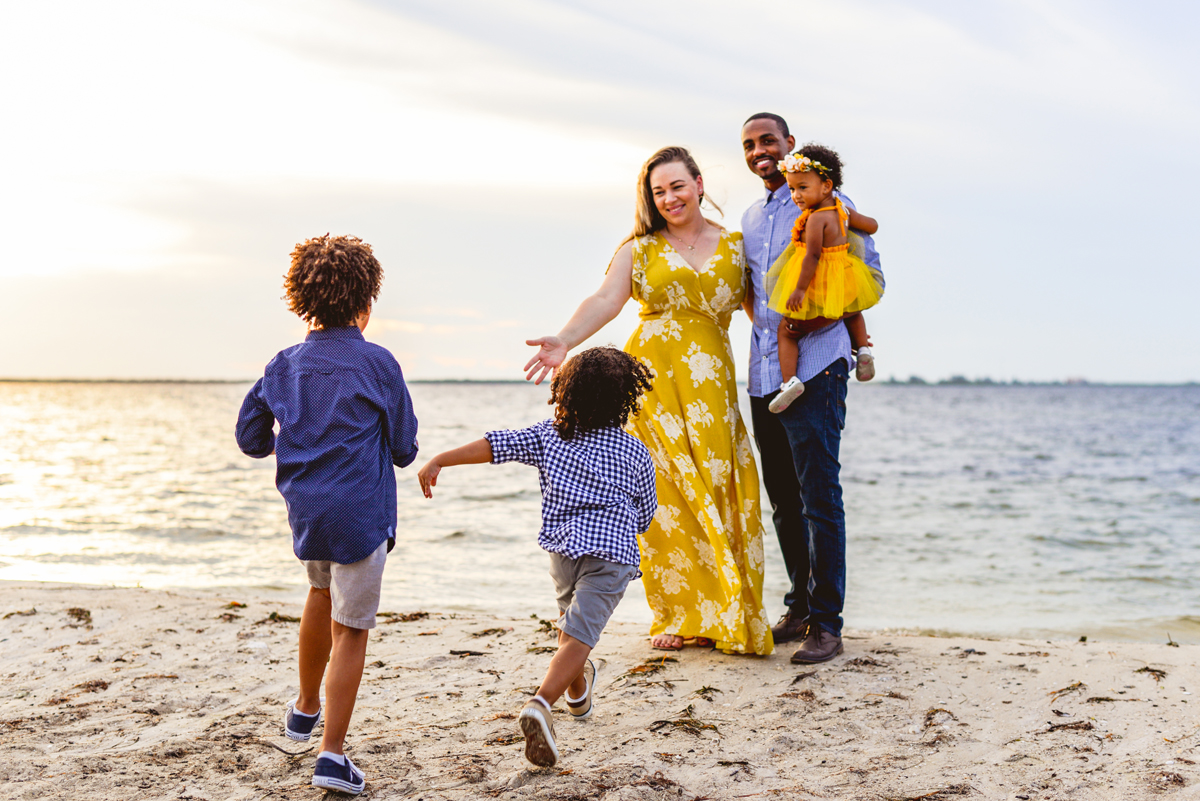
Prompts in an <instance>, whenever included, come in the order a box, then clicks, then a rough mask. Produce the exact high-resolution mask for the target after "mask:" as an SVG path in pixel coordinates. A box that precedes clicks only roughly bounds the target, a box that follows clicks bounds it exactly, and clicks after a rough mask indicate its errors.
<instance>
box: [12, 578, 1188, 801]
mask: <svg viewBox="0 0 1200 801" xmlns="http://www.w3.org/2000/svg"><path fill="white" fill-rule="evenodd" d="M231 602H236V603H237V604H245V605H244V606H240V605H232V606H231ZM395 611H396V612H397V613H410V614H395V615H390V616H382V617H381V618H380V625H379V628H378V629H377V630H376V633H373V634H372V639H371V643H370V646H369V649H368V656H367V664H368V667H367V670H366V675H365V676H364V679H363V683H362V689H361V697H360V700H359V704H358V709H357V711H356V713H355V721H354V723H353V725H352V727H351V733H350V738H349V741H348V750H349V751H350V753H351V754H352V756H353V757H354V759H355V761H356V762H357V763H358V765H359V766H360V767H362V768H363V769H364V770H365V772H366V774H367V780H368V785H367V792H366V794H364V796H363V797H365V798H376V799H389V798H409V797H411V798H421V799H426V800H427V801H433V799H475V798H497V799H568V800H570V801H584V800H585V799H588V800H591V799H595V800H596V801H617V800H618V799H621V800H622V801H627V800H628V799H698V798H701V799H734V798H761V799H770V798H798V799H880V800H881V801H882V800H884V799H888V800H891V799H912V800H915V799H922V800H923V801H934V800H935V799H958V798H962V799H973V798H980V799H1047V798H1071V799H1106V800H1108V799H1152V798H1160V797H1161V798H1196V797H1200V795H1198V793H1200V789H1198V788H1200V765H1198V764H1197V763H1198V762H1200V715H1197V714H1196V713H1195V708H1196V707H1197V706H1198V705H1200V698H1198V697H1197V696H1195V695H1192V694H1191V693H1192V692H1194V690H1195V689H1196V687H1197V685H1198V684H1200V670H1198V668H1197V661H1198V660H1200V646H1189V645H1184V646H1179V647H1171V646H1169V645H1140V644H1131V643H1120V644H1101V643H1074V642H1072V643H1064V642H1054V643H1047V642H1045V641H1034V640H1022V641H1017V640H1007V641H997V640H979V639H967V638H956V639H950V638H932V637H912V636H898V635H892V634H877V633H869V632H853V631H851V632H849V636H848V637H847V640H846V653H845V654H844V655H843V656H840V657H838V658H837V659H835V660H833V661H832V662H829V663H827V664H824V665H818V666H813V667H807V668H800V667H797V666H793V665H791V664H789V663H788V659H787V657H788V655H789V654H790V652H791V649H790V648H788V647H786V646H785V647H784V648H781V649H780V650H779V652H778V653H776V654H775V655H774V656H772V657H769V658H753V657H731V656H725V655H722V654H720V653H715V652H712V651H705V650H697V649H694V648H688V649H685V650H684V651H682V652H680V653H677V654H664V653H661V652H652V651H650V650H649V648H648V646H647V643H646V638H645V636H644V635H643V632H642V631H641V629H640V627H637V626H633V625H629V624H614V625H612V626H610V628H609V630H608V631H607V632H606V634H605V636H604V638H603V639H602V640H601V642H600V644H599V646H598V648H597V649H596V651H595V658H596V661H597V664H598V666H599V669H600V672H599V677H598V681H597V688H598V695H597V702H596V714H595V715H594V716H593V718H592V719H591V720H589V721H586V722H582V723H575V722H573V721H569V720H566V719H565V718H566V715H565V714H561V715H560V716H559V722H558V724H557V729H558V734H559V740H560V742H559V746H560V750H561V752H562V758H561V760H560V762H559V764H558V766H557V767H556V768H554V769H551V770H530V769H529V767H528V766H527V764H526V763H525V761H524V759H523V757H522V753H523V752H522V747H521V741H520V738H519V736H518V734H517V728H516V726H515V721H514V719H513V718H514V714H515V713H516V712H517V711H518V710H519V709H520V706H521V704H522V703H523V702H524V700H525V699H526V697H527V696H528V695H529V694H530V693H532V691H533V688H534V687H535V685H536V684H537V682H538V680H539V678H540V677H541V674H542V672H543V670H544V668H545V664H546V660H547V658H548V656H547V654H548V652H549V651H550V649H551V648H552V646H553V639H552V638H551V635H550V634H549V633H548V632H547V628H548V626H547V624H546V622H545V621H544V620H541V619H536V618H534V619H500V618H492V617H488V616H484V615H472V616H462V615H449V614H439V613H437V612H433V611H431V612H430V613H429V614H427V615H426V614H411V613H412V612H414V610H395ZM299 614H300V609H299V606H297V605H292V604H283V603H278V602H275V601H268V600H262V599H258V598H252V597H243V596H238V597H227V596H217V595H213V594H203V593H192V592H166V591H151V590H141V589H112V588H92V587H82V586H71V585H47V584H20V583H6V584H0V675H2V676H3V677H4V679H3V687H4V693H3V698H2V699H0V744H2V746H3V753H4V759H3V761H2V763H0V765H2V766H0V782H2V784H0V788H2V789H0V796H2V797H5V798H13V799H35V798H36V799H68V798H70V799H80V798H87V799H118V798H120V799H157V798H173V799H226V798H233V799H275V798H277V799H316V798H321V797H323V796H324V793H323V791H320V790H317V789H314V788H312V787H310V786H309V779H310V777H311V772H312V763H313V760H314V758H315V749H314V748H313V746H314V745H315V744H316V743H315V741H314V742H313V743H297V742H293V741H291V740H288V739H286V738H285V737H284V736H283V734H282V726H281V717H282V714H283V709H284V704H285V703H286V702H287V701H288V700H289V699H290V698H292V697H293V696H294V694H295V691H296V683H295V667H294V660H295V648H296V643H295V641H296V628H297V627H296V623H295V622H294V618H295V617H296V616H298V615H299Z"/></svg>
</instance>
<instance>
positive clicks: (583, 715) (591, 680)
mask: <svg viewBox="0 0 1200 801" xmlns="http://www.w3.org/2000/svg"><path fill="white" fill-rule="evenodd" d="M583 680H584V681H585V682H586V683H587V684H586V686H585V687H584V689H583V695H582V696H581V697H579V698H572V697H571V690H570V689H568V690H567V691H566V692H565V693H563V700H564V701H566V702H567V711H568V712H570V713H571V718H572V719H574V720H587V719H588V718H590V717H591V716H592V686H593V685H594V684H595V683H596V666H595V665H593V664H592V660H590V659H589V660H588V661H587V664H585V665H584V666H583Z"/></svg>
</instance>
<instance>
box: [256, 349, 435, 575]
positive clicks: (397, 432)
mask: <svg viewBox="0 0 1200 801" xmlns="http://www.w3.org/2000/svg"><path fill="white" fill-rule="evenodd" d="M276 420H278V421H279V436H278V437H276V435H275V434H274V432H273V431H272V428H273V425H274V423H275V421H276ZM237 442H238V447H240V448H241V449H242V452H243V453H245V454H246V455H248V456H253V457H255V458H262V457H264V456H269V455H270V454H271V452H272V451H274V452H275V462H276V474H275V485H276V486H277V487H278V488H279V492H280V494H281V495H283V499H284V501H285V502H286V503H287V509H288V522H289V523H291V526H292V539H293V542H292V545H293V548H294V549H295V551H296V556H298V557H299V558H300V559H304V560H306V561H312V560H328V561H331V562H337V563H339V564H351V563H354V562H358V561H360V560H362V559H365V558H366V557H367V556H369V555H370V554H371V553H372V552H374V551H375V549H376V548H378V547H379V546H380V545H381V544H382V543H383V542H385V541H386V540H387V539H388V538H389V537H392V536H394V534H395V530H396V471H395V470H394V469H393V467H392V465H396V466H397V467H405V466H407V465H409V464H411V463H412V461H413V460H414V459H415V458H417V418H416V417H415V416H414V415H413V408H412V400H411V398H410V397H409V395H408V387H407V386H405V384H404V376H403V375H402V374H401V372H400V365H399V364H397V362H396V359H395V357H393V356H392V354H391V353H389V352H388V351H387V349H386V348H382V347H380V346H379V345H375V344H373V343H371V342H367V341H366V340H365V339H363V335H362V332H361V331H360V330H359V329H358V327H357V326H353V325H352V326H346V327H344V328H333V329H328V330H321V331H311V332H309V334H308V336H307V337H306V338H305V340H304V342H302V343H301V344H299V345H294V346H293V347H290V348H288V349H287V350H284V351H281V352H280V353H279V354H278V355H277V356H276V357H275V358H274V359H272V360H271V362H270V364H268V365H267V369H266V371H265V374H264V375H263V377H262V378H260V379H259V380H258V382H257V383H256V384H255V385H254V388H253V389H251V390H250V392H249V394H247V395H246V400H245V401H244V402H243V403H242V409H241V412H240V413H239V414H238V421H237Z"/></svg>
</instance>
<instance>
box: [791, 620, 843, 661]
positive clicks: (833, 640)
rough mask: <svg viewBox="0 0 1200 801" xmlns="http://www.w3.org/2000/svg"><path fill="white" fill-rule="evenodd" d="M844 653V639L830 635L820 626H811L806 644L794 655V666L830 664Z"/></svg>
mask: <svg viewBox="0 0 1200 801" xmlns="http://www.w3.org/2000/svg"><path fill="white" fill-rule="evenodd" d="M841 652H842V638H841V637H838V636H837V635H836V634H830V633H829V632H828V631H825V629H823V628H821V627H820V626H809V627H808V634H807V635H805V637H804V642H803V643H802V644H801V645H800V647H799V648H797V649H796V653H794V654H792V664H793V665H811V664H814V663H816V662H828V661H829V660H830V659H833V658H834V657H835V656H837V655H838V654H840V653H841Z"/></svg>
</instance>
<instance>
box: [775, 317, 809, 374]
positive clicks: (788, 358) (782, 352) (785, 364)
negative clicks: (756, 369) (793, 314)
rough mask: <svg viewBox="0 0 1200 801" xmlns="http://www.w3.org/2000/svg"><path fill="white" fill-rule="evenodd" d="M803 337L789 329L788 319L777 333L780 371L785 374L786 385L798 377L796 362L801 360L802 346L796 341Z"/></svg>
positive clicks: (783, 321) (781, 323) (781, 324)
mask: <svg viewBox="0 0 1200 801" xmlns="http://www.w3.org/2000/svg"><path fill="white" fill-rule="evenodd" d="M801 336H803V334H802V333H801V332H799V331H797V332H793V331H792V330H791V328H789V327H788V321H787V319H786V318H785V319H784V320H782V321H781V322H780V323H779V331H778V333H777V339H778V340H779V370H780V372H781V373H783V381H784V383H785V384H786V383H787V382H788V380H789V379H791V378H795V377H796V362H797V361H799V359H800V345H799V344H798V343H797V342H796V340H798V339H799V338H800V337H801Z"/></svg>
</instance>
